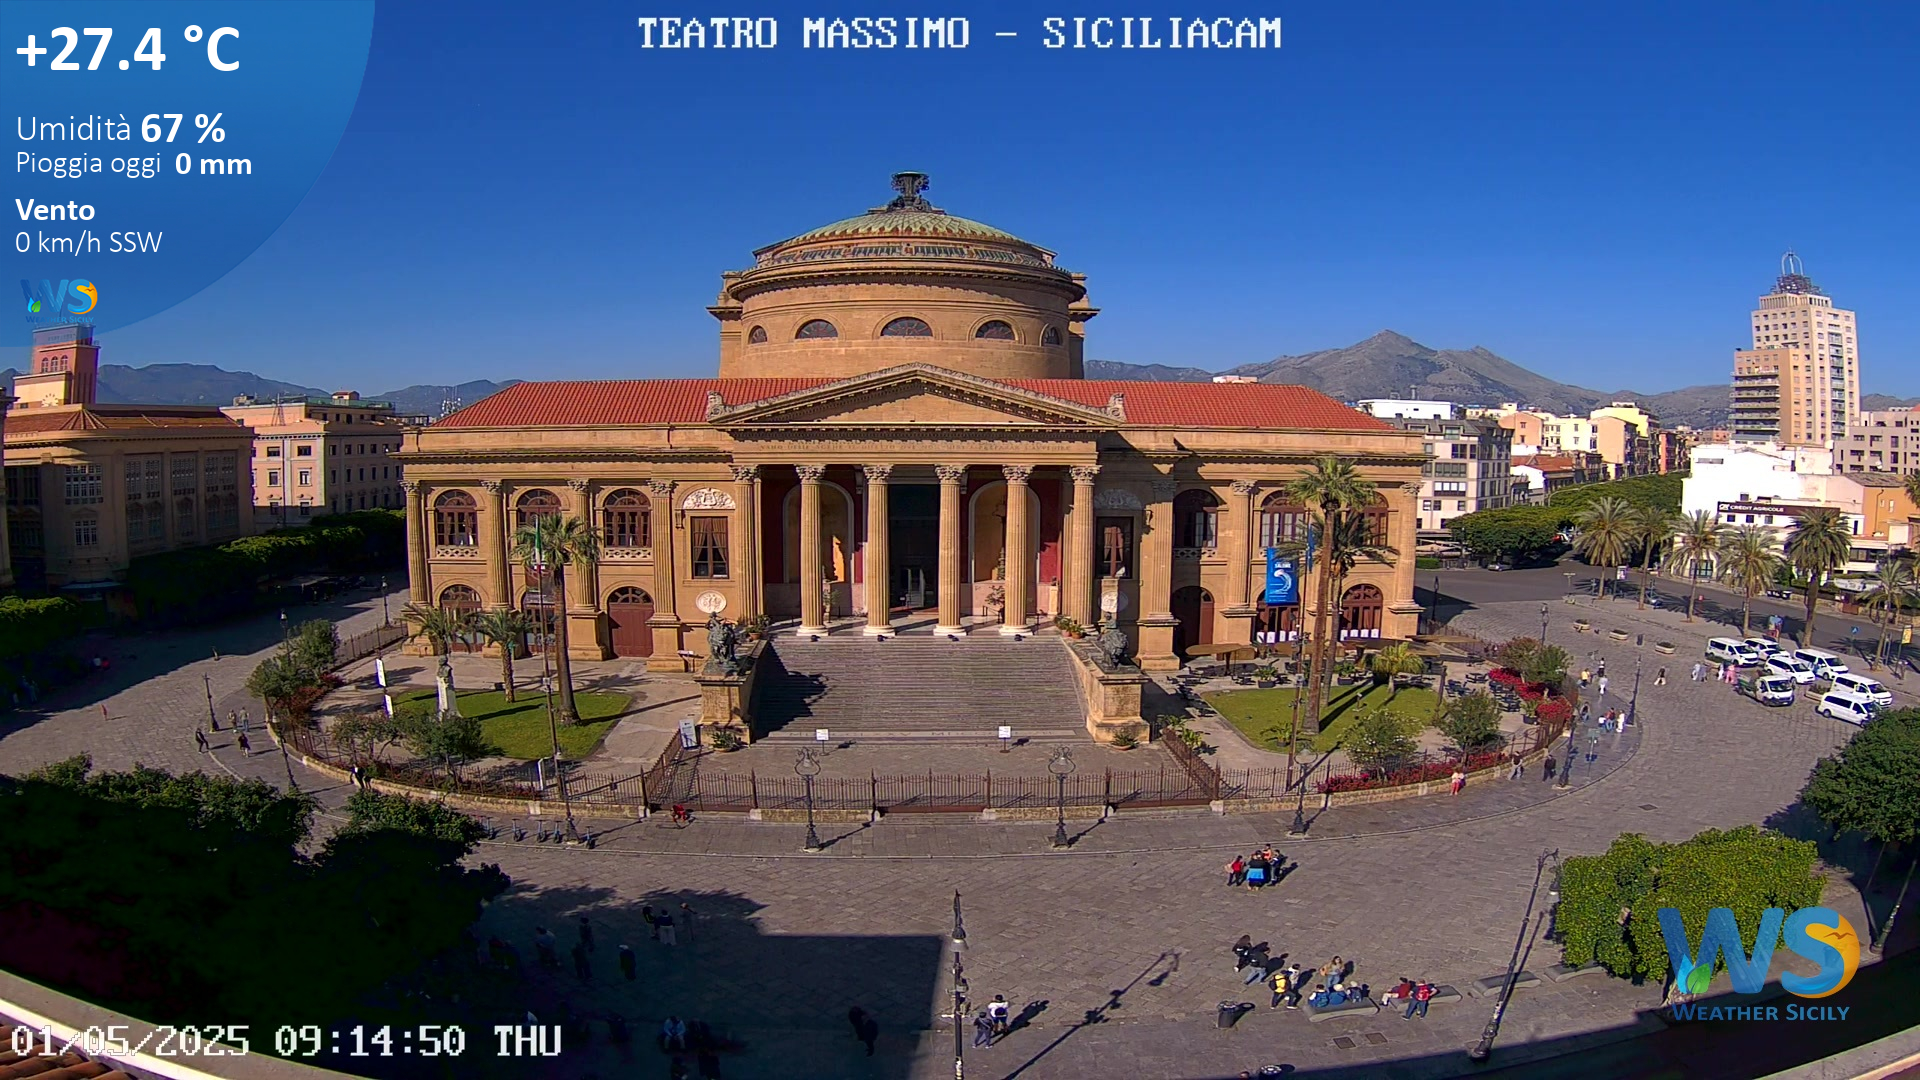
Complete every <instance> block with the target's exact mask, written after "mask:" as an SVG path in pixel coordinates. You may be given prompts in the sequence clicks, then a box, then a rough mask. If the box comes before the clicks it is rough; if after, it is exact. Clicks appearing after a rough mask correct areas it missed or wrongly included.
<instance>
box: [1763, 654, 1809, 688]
mask: <svg viewBox="0 0 1920 1080" xmlns="http://www.w3.org/2000/svg"><path fill="white" fill-rule="evenodd" d="M1766 668H1767V673H1768V674H1770V675H1784V676H1786V677H1787V678H1789V679H1792V680H1793V681H1794V682H1796V683H1798V684H1799V685H1801V686H1805V685H1807V684H1808V683H1810V682H1812V681H1813V678H1814V676H1813V665H1812V664H1809V663H1807V662H1806V661H1805V660H1802V659H1800V658H1799V657H1797V656H1794V655H1792V654H1791V653H1776V654H1774V655H1773V656H1769V657H1767V665H1766Z"/></svg>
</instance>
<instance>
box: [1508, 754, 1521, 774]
mask: <svg viewBox="0 0 1920 1080" xmlns="http://www.w3.org/2000/svg"><path fill="white" fill-rule="evenodd" d="M1524 768H1525V762H1524V760H1523V759H1522V757H1521V755H1520V754H1519V753H1517V752H1516V753H1515V754H1514V755H1513V770H1512V771H1511V772H1509V773H1507V779H1509V780H1518V779H1520V773H1521V772H1522V770H1523V769H1524Z"/></svg>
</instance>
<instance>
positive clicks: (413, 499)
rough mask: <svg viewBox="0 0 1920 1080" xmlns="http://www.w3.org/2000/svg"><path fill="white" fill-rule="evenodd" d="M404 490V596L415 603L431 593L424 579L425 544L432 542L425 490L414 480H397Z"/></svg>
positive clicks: (427, 598)
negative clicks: (405, 500)
mask: <svg viewBox="0 0 1920 1080" xmlns="http://www.w3.org/2000/svg"><path fill="white" fill-rule="evenodd" d="M400 490H402V491H404V492H406V493H407V599H408V600H411V601H412V602H414V603H416V604H425V603H428V602H429V601H430V599H431V597H432V595H433V594H432V592H431V589H430V588H429V584H430V583H429V581H428V579H427V552H428V550H429V548H428V545H430V544H432V543H433V536H432V534H431V533H430V532H429V526H428V523H427V493H426V489H424V488H422V487H421V486H420V481H418V480H402V481H400Z"/></svg>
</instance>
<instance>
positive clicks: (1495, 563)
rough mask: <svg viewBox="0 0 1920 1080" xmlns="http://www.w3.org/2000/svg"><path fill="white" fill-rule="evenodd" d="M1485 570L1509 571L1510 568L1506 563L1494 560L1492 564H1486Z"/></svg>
mask: <svg viewBox="0 0 1920 1080" xmlns="http://www.w3.org/2000/svg"><path fill="white" fill-rule="evenodd" d="M1487 569H1489V570H1507V569H1511V567H1510V566H1509V565H1508V564H1507V563H1503V562H1501V561H1500V560H1498V559H1495V560H1494V561H1492V562H1490V563H1488V564H1487Z"/></svg>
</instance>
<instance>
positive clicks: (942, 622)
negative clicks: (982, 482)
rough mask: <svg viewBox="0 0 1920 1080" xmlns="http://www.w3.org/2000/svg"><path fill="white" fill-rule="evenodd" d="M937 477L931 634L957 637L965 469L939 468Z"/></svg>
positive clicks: (960, 631) (956, 467)
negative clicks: (936, 599) (936, 588)
mask: <svg viewBox="0 0 1920 1080" xmlns="http://www.w3.org/2000/svg"><path fill="white" fill-rule="evenodd" d="M933 471H934V473H935V474H936V475H937V476H939V477H940V578H939V581H940V618H939V621H938V623H937V625H935V626H934V628H933V632H934V633H936V634H959V633H963V632H964V629H963V628H962V627H961V625H960V489H961V488H962V486H964V485H965V484H966V482H967V467H966V466H965V465H938V466H935V467H934V470H933Z"/></svg>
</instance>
